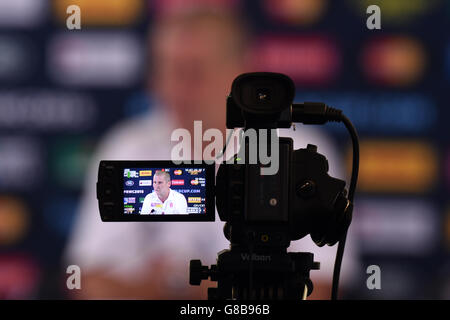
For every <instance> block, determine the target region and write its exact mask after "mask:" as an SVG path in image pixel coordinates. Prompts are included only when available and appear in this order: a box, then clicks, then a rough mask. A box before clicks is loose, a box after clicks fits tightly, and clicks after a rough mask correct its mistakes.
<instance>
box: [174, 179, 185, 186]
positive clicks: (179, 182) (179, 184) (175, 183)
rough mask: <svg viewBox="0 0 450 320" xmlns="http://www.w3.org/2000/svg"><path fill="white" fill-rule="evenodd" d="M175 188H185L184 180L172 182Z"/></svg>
mask: <svg viewBox="0 0 450 320" xmlns="http://www.w3.org/2000/svg"><path fill="white" fill-rule="evenodd" d="M172 185H173V186H184V180H172Z"/></svg>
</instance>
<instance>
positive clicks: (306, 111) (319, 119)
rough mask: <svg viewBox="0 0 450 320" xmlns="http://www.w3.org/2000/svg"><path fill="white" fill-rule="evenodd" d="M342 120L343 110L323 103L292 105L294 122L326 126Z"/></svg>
mask: <svg viewBox="0 0 450 320" xmlns="http://www.w3.org/2000/svg"><path fill="white" fill-rule="evenodd" d="M341 120H342V110H339V109H335V108H331V107H329V106H327V105H326V104H325V103H322V102H303V103H294V104H292V122H301V123H304V124H324V123H326V122H329V121H336V122H340V121H341Z"/></svg>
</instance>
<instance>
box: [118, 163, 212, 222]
mask: <svg viewBox="0 0 450 320" xmlns="http://www.w3.org/2000/svg"><path fill="white" fill-rule="evenodd" d="M161 169H163V170H164V171H165V172H168V173H169V174H170V179H171V186H170V189H172V190H176V191H178V192H179V193H181V194H183V195H184V197H185V198H186V201H187V205H188V209H187V213H188V214H201V213H205V212H206V211H205V209H206V207H205V203H206V198H205V197H206V171H205V169H203V168H129V169H124V174H123V179H124V181H123V192H124V195H123V196H124V198H123V200H124V201H123V205H124V214H140V213H141V209H142V204H143V203H144V198H145V196H146V195H148V194H150V193H152V192H153V186H152V181H153V177H154V175H155V172H156V171H157V170H161Z"/></svg>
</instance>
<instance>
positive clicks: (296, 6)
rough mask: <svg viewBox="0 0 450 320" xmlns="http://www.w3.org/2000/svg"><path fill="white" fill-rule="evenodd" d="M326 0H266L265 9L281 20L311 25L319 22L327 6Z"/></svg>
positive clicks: (270, 14)
mask: <svg viewBox="0 0 450 320" xmlns="http://www.w3.org/2000/svg"><path fill="white" fill-rule="evenodd" d="M327 4H328V3H327V2H326V1H325V0H302V1H298V0H265V1H264V7H265V11H266V12H267V14H268V15H269V16H271V17H272V18H274V19H275V20H278V21H280V22H284V23H288V24H295V25H310V24H313V23H315V22H317V21H318V20H319V19H320V18H321V17H322V16H323V14H324V12H325V9H326V7H327Z"/></svg>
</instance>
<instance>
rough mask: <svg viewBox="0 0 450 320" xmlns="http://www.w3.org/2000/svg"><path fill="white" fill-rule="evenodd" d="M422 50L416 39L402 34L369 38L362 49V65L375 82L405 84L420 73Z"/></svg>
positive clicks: (414, 79)
mask: <svg viewBox="0 0 450 320" xmlns="http://www.w3.org/2000/svg"><path fill="white" fill-rule="evenodd" d="M425 60H426V57H425V51H424V49H423V46H422V44H421V43H419V42H418V41H417V40H415V39H412V38H409V37H403V36H384V37H380V38H375V39H373V40H371V41H370V42H369V43H368V44H367V45H366V47H365V48H364V49H363V52H362V64H363V66H362V69H363V71H364V73H365V75H366V77H367V79H368V80H369V81H370V82H372V83H375V84H380V85H387V86H407V85H412V84H414V83H416V82H417V81H418V80H419V79H420V78H421V77H422V75H423V73H424V70H425V64H426V61H425Z"/></svg>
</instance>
